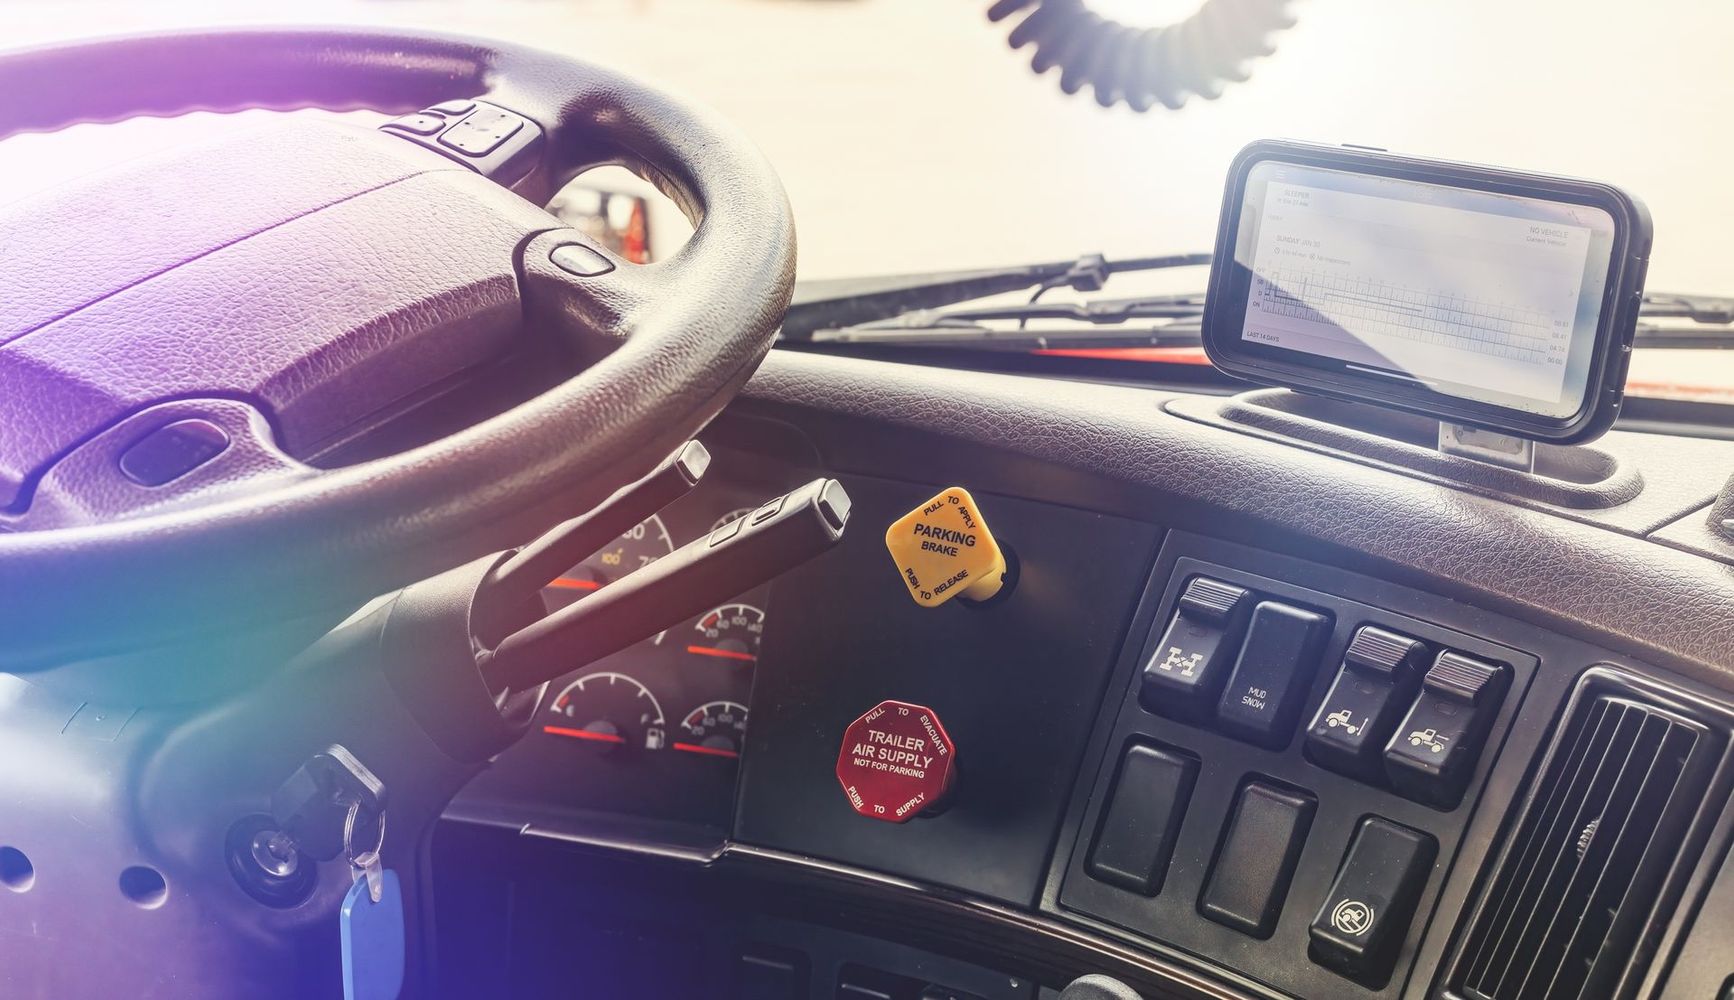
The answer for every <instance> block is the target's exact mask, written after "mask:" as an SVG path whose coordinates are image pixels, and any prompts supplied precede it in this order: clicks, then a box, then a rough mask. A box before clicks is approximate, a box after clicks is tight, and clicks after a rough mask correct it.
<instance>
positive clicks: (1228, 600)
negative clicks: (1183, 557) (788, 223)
mask: <svg viewBox="0 0 1734 1000" xmlns="http://www.w3.org/2000/svg"><path fill="white" fill-rule="evenodd" d="M1251 608H1252V594H1251V593H1249V592H1248V591H1247V590H1246V588H1244V587H1236V586H1234V585H1233V584H1230V583H1223V582H1222V581H1221V580H1213V579H1211V578H1210V577H1207V576H1197V577H1193V578H1192V580H1191V581H1190V582H1188V583H1187V584H1186V589H1185V590H1184V591H1182V592H1181V594H1180V600H1179V601H1178V602H1177V606H1176V609H1175V612H1174V618H1173V620H1172V621H1170V622H1169V623H1168V630H1167V631H1166V632H1164V633H1162V640H1161V641H1160V642H1158V643H1157V644H1156V647H1155V649H1154V651H1153V652H1152V653H1151V654H1150V659H1149V661H1148V662H1146V663H1145V664H1144V679H1143V683H1142V687H1141V689H1140V691H1139V694H1138V698H1139V701H1140V702H1141V703H1142V704H1143V706H1144V707H1145V708H1146V709H1149V710H1150V711H1152V712H1155V713H1156V714H1158V715H1166V716H1170V717H1172V718H1178V719H1196V718H1200V717H1202V716H1205V715H1208V714H1209V712H1210V706H1211V704H1212V703H1213V702H1215V700H1216V696H1217V692H1219V691H1221V690H1222V684H1223V681H1224V680H1225V679H1226V678H1227V677H1228V669H1229V664H1230V663H1231V662H1233V659H1234V654H1235V651H1236V650H1238V649H1239V648H1240V636H1241V633H1242V631H1244V630H1245V628H1246V617H1247V613H1248V611H1250V610H1251Z"/></svg>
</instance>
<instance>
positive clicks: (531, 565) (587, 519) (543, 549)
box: [482, 441, 710, 603]
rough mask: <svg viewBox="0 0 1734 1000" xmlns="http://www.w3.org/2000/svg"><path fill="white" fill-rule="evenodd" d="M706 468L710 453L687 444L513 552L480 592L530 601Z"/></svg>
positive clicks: (695, 480)
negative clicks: (582, 511)
mask: <svg viewBox="0 0 1734 1000" xmlns="http://www.w3.org/2000/svg"><path fill="white" fill-rule="evenodd" d="M709 467H710V452H709V451H707V450H705V446H704V445H702V444H699V443H698V442H697V441H688V442H687V443H686V444H684V445H681V446H680V449H679V450H678V451H676V452H675V453H674V454H672V455H670V456H669V457H668V458H666V459H664V460H663V462H662V464H661V465H659V466H657V467H656V469H655V470H654V471H652V472H651V473H650V474H649V475H647V476H645V477H644V478H643V479H640V480H638V481H637V482H634V483H629V484H628V485H626V486H624V487H622V488H620V489H619V490H616V491H615V493H614V494H613V495H612V496H610V497H609V498H608V499H606V500H604V501H602V503H601V504H600V505H598V506H597V507H596V508H595V509H593V510H591V511H588V512H587V513H584V514H580V515H578V516H577V517H574V518H572V519H571V520H568V521H562V522H561V523H559V524H557V525H555V526H554V527H552V528H550V529H548V530H547V531H546V532H543V533H542V535H541V537H539V538H537V539H536V540H535V541H533V542H531V543H530V544H528V545H526V546H524V547H523V548H521V549H519V550H518V551H517V553H516V554H514V555H513V556H512V557H511V558H510V559H507V560H506V561H505V562H503V563H501V564H500V565H499V566H498V567H497V568H495V569H494V571H493V572H492V573H490V574H488V578H487V580H486V581H485V582H484V583H483V584H482V592H483V593H486V594H488V595H489V599H490V600H498V601H503V602H507V603H519V602H522V601H527V600H530V599H531V598H533V597H535V596H536V594H537V593H538V592H539V591H540V590H541V589H542V588H543V587H546V586H547V585H548V583H549V582H550V581H551V580H553V579H554V578H555V577H557V576H559V575H560V574H561V573H564V572H566V570H567V569H569V568H570V567H572V566H575V565H577V564H578V562H579V561H580V560H582V559H584V558H585V557H586V556H589V555H590V554H591V553H592V552H595V551H596V550H598V549H600V548H602V547H603V546H604V545H607V544H608V543H609V542H610V541H612V540H613V539H614V538H615V537H616V536H618V535H623V534H625V533H626V532H627V531H629V530H631V528H632V526H633V525H635V524H637V523H638V522H640V521H642V520H644V519H645V518H647V517H649V516H650V515H652V514H655V513H656V512H657V511H660V510H661V509H662V508H664V507H666V506H668V505H669V504H671V503H673V502H674V501H676V500H678V499H680V498H681V497H683V496H685V495H686V493H687V491H688V490H690V489H692V488H693V487H694V486H697V485H698V481H699V480H700V479H702V478H704V473H705V470H706V469H708V468H709Z"/></svg>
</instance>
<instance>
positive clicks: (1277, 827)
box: [1198, 781, 1318, 938]
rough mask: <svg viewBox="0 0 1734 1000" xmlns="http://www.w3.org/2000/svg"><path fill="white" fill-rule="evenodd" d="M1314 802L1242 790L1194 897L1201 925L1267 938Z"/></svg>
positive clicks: (1256, 787) (1266, 788) (1271, 788)
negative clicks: (1202, 919) (1216, 925)
mask: <svg viewBox="0 0 1734 1000" xmlns="http://www.w3.org/2000/svg"><path fill="white" fill-rule="evenodd" d="M1317 809H1318V800H1317V799H1315V798H1313V797H1312V796H1311V795H1309V794H1307V793H1306V792H1300V791H1294V790H1292V789H1287V788H1281V787H1278V786H1275V785H1270V784H1266V783H1264V782H1262V781H1254V782H1251V783H1250V784H1247V785H1243V786H1242V787H1241V789H1240V795H1239V796H1237V797H1236V799H1235V802H1234V812H1233V813H1231V814H1230V815H1229V817H1228V825H1227V826H1226V827H1224V828H1223V832H1222V846H1221V847H1220V848H1219V849H1218V850H1217V852H1216V860H1215V861H1214V862H1212V863H1211V866H1210V877H1209V878H1207V879H1206V880H1205V882H1204V891H1203V892H1202V893H1200V894H1199V896H1198V912H1199V913H1201V914H1203V915H1204V916H1205V917H1206V918H1207V919H1210V920H1214V921H1216V922H1217V923H1219V924H1222V925H1224V926H1227V927H1232V928H1234V929H1235V930H1237V931H1240V932H1241V933H1243V934H1249V935H1251V936H1252V937H1255V938H1267V937H1270V934H1271V932H1272V931H1273V930H1275V929H1276V918H1277V916H1278V915H1279V914H1281V913H1282V906H1283V903H1284V902H1285V901H1286V900H1287V899H1288V887H1289V882H1290V881H1292V880H1293V879H1294V870H1295V865H1297V864H1299V863H1300V855H1301V849H1302V848H1303V847H1305V846H1306V840H1307V831H1308V830H1310V829H1311V828H1312V825H1313V813H1314V812H1315V811H1316V810H1317Z"/></svg>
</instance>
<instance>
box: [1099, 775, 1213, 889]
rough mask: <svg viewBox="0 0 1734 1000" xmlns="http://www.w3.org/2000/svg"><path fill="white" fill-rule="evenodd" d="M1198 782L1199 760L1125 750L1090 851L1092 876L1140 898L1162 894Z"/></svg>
mask: <svg viewBox="0 0 1734 1000" xmlns="http://www.w3.org/2000/svg"><path fill="white" fill-rule="evenodd" d="M1197 780H1198V759H1197V758H1196V757H1193V756H1191V755H1189V754H1183V753H1177V752H1174V751H1171V750H1162V749H1157V748H1156V747H1149V746H1134V747H1133V748H1132V749H1130V750H1127V751H1126V757H1125V759H1124V760H1122V761H1121V762H1120V775H1119V777H1118V778H1116V779H1115V781H1114V791H1113V794H1112V795H1111V796H1110V798H1109V800H1108V808H1107V809H1106V810H1104V811H1103V813H1102V823H1101V826H1100V828H1099V829H1098V830H1097V831H1096V843H1095V845H1094V846H1093V847H1092V848H1091V851H1090V864H1089V871H1090V877H1092V878H1094V879H1096V880H1098V881H1101V882H1106V883H1108V884H1109V885H1116V886H1119V887H1120V888H1122V889H1125V890H1127V891H1128V892H1135V893H1138V894H1139V895H1141V896H1154V895H1156V894H1158V893H1160V892H1161V891H1162V882H1163V879H1164V878H1165V877H1166V876H1167V874H1168V861H1169V859H1170V858H1171V857H1173V855H1174V842H1175V841H1176V840H1178V839H1179V837H1180V821H1181V820H1182V819H1185V818H1186V804H1187V802H1188V801H1190V800H1191V798H1192V786H1193V785H1194V784H1195V783H1196V782H1197Z"/></svg>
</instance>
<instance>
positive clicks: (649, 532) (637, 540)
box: [548, 514, 674, 605]
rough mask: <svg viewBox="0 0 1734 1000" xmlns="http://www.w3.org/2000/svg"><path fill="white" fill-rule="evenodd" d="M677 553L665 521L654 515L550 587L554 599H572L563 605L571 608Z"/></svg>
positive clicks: (573, 568) (565, 574)
mask: <svg viewBox="0 0 1734 1000" xmlns="http://www.w3.org/2000/svg"><path fill="white" fill-rule="evenodd" d="M673 551H674V539H672V538H670V537H669V534H668V529H667V528H666V527H664V526H663V524H662V518H660V517H658V516H656V515H655V514H652V515H650V516H649V517H647V518H645V519H644V520H642V521H640V522H638V523H637V524H635V525H633V526H632V527H631V528H629V529H628V530H627V532H626V533H625V534H624V535H621V536H620V537H619V538H616V539H615V540H614V543H613V544H612V545H609V546H608V547H607V548H605V549H603V550H602V551H600V552H597V553H595V554H593V555H592V556H591V557H590V558H588V559H586V560H584V561H583V562H581V563H579V564H578V565H576V566H574V567H572V568H571V569H569V570H567V571H566V572H565V573H562V574H561V575H560V576H559V577H558V578H556V579H555V580H554V582H553V583H551V584H549V585H548V590H549V591H550V592H553V593H551V594H550V597H551V598H552V597H554V596H556V595H558V594H559V593H560V592H564V593H566V594H568V595H570V596H567V597H565V598H564V599H563V600H561V601H560V603H561V604H562V605H565V604H570V603H572V601H574V600H577V599H578V597H581V596H583V595H584V594H586V593H588V592H589V591H592V590H595V589H597V588H599V587H602V586H605V585H607V584H609V583H612V582H614V581H615V580H618V579H620V578H621V577H623V576H625V575H626V574H628V573H630V572H632V571H633V570H635V569H639V568H641V567H644V566H648V565H650V564H651V563H653V562H655V561H657V560H658V559H661V558H662V557H663V556H665V555H668V554H669V553H670V552H673Z"/></svg>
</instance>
